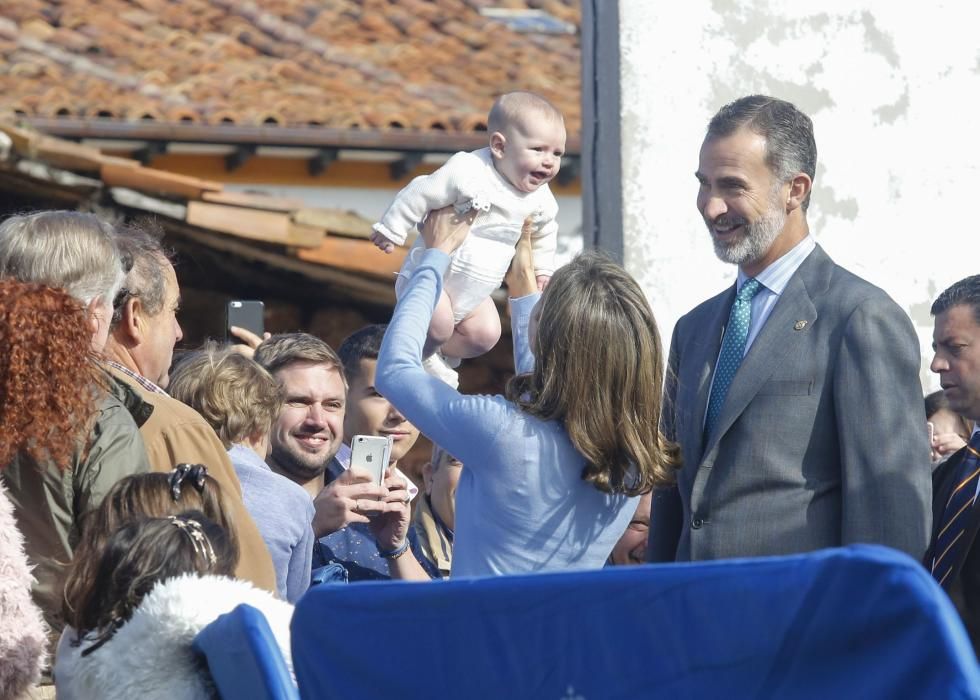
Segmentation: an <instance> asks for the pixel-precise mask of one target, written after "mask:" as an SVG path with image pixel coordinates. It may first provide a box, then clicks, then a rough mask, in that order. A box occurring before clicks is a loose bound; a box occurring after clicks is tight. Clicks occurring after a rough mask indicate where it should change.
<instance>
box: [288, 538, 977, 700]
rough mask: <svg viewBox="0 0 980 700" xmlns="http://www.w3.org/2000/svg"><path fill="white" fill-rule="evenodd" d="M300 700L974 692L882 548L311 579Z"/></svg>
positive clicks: (973, 683)
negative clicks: (431, 579) (545, 570)
mask: <svg viewBox="0 0 980 700" xmlns="http://www.w3.org/2000/svg"><path fill="white" fill-rule="evenodd" d="M292 644H293V663H294V669H295V671H296V676H297V680H298V682H299V686H300V694H301V696H302V697H303V698H304V699H314V698H315V699H317V700H320V699H329V698H396V699H397V700H408V699H409V698H467V699H469V698H494V699H502V698H508V699H509V698H545V699H553V700H559V699H564V700H598V699H600V698H637V697H663V698H698V699H700V698H769V697H778V698H820V699H821V700H823V699H825V698H851V697H854V698H980V672H978V667H977V663H976V659H975V657H974V655H973V651H972V649H971V647H970V644H969V641H968V640H967V638H966V633H965V632H964V630H963V627H962V625H961V624H960V622H959V619H958V617H957V615H956V613H955V611H954V610H953V607H952V605H951V604H950V602H949V600H948V599H947V597H946V595H945V594H944V593H943V592H942V591H941V590H940V589H939V588H938V587H937V586H936V584H935V582H934V581H933V580H932V578H931V577H930V576H929V575H928V574H927V573H926V571H925V570H924V569H923V568H922V567H921V566H920V565H919V564H918V563H917V562H914V561H913V560H912V559H910V558H908V557H906V556H905V555H903V554H900V553H898V552H895V551H893V550H889V549H885V548H882V547H872V546H855V547H848V548H844V549H834V550H825V551H822V552H817V553H814V554H809V555H800V556H790V557H773V558H766V559H742V560H731V561H721V562H708V563H696V564H671V565H663V564H661V565H648V566H638V567H617V568H609V569H604V570H601V571H590V572H581V573H563V574H541V575H530V576H505V577H498V578H485V579H459V580H452V581H448V582H435V583H430V584H411V583H400V582H390V583H389V582H386V583H364V584H358V585H351V586H327V587H319V588H314V589H312V590H311V591H310V592H309V593H308V594H307V595H306V596H304V597H303V599H302V600H301V601H300V603H299V606H298V607H297V610H296V614H295V615H294V618H293V624H292Z"/></svg>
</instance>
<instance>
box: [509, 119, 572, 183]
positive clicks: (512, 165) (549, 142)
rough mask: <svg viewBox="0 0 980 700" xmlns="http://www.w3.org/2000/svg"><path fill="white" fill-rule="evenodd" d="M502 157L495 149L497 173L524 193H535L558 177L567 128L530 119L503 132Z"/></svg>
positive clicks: (550, 121) (546, 121)
mask: <svg viewBox="0 0 980 700" xmlns="http://www.w3.org/2000/svg"><path fill="white" fill-rule="evenodd" d="M502 133H503V136H504V139H505V140H504V142H503V144H502V147H501V149H499V150H501V151H502V153H498V149H495V151H494V155H495V156H496V160H495V163H496V166H497V170H498V171H499V172H500V174H501V175H503V176H504V177H505V178H507V180H508V181H509V182H510V184H512V185H513V186H514V187H515V188H517V189H518V190H519V191H521V192H534V191H535V190H536V189H538V188H539V187H541V186H542V185H545V184H547V183H549V182H551V180H552V179H553V178H554V177H555V175H557V174H558V170H559V168H561V157H562V155H563V154H564V153H565V127H564V126H563V125H562V124H561V122H559V121H558V120H554V119H548V118H544V117H538V118H534V117H530V118H528V119H527V120H526V123H523V124H520V123H518V124H511V125H508V126H507V127H506V128H505V129H504V131H503V132H502Z"/></svg>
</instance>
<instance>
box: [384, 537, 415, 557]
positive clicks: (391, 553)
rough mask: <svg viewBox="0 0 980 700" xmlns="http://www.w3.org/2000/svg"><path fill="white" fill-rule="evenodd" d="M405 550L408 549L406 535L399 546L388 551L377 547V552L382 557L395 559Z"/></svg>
mask: <svg viewBox="0 0 980 700" xmlns="http://www.w3.org/2000/svg"><path fill="white" fill-rule="evenodd" d="M407 551H408V538H407V537H406V538H405V541H404V542H403V543H402V546H401V547H398V548H396V549H392V550H390V551H387V550H383V549H378V554H379V555H380V556H381V558H382V559H397V558H398V557H400V556H401V555H402V554H404V553H405V552H407Z"/></svg>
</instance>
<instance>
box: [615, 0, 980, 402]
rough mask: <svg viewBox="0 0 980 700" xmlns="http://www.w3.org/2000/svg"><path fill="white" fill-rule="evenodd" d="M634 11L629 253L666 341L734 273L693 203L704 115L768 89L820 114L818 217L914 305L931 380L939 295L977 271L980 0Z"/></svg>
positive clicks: (629, 4)
mask: <svg viewBox="0 0 980 700" xmlns="http://www.w3.org/2000/svg"><path fill="white" fill-rule="evenodd" d="M619 11H620V28H621V34H620V42H621V43H620V55H621V56H620V74H621V83H622V84H621V88H622V95H623V99H622V105H621V128H622V156H623V166H622V167H623V206H624V229H625V231H624V236H625V247H626V264H627V267H628V268H629V269H630V270H631V272H633V274H635V275H636V276H637V277H638V278H639V279H640V280H641V281H642V283H643V285H644V288H645V289H646V291H647V294H648V296H649V298H650V301H651V304H652V305H653V308H654V311H655V313H656V315H657V318H658V320H659V322H660V325H661V332H662V333H663V335H664V340H665V342H668V341H669V338H670V333H671V330H672V328H673V325H674V323H675V322H676V320H677V318H678V317H680V316H681V315H682V314H683V313H684V312H686V311H687V310H689V309H690V308H691V307H693V306H694V305H696V304H697V303H699V302H700V301H702V300H704V299H706V298H708V297H709V296H711V295H713V294H715V293H716V292H718V291H720V290H721V289H722V288H724V287H725V286H726V285H728V284H730V283H731V282H732V280H733V279H734V275H735V269H734V267H732V266H729V265H725V264H723V263H721V262H719V261H718V260H717V259H716V258H715V256H714V253H713V251H712V247H711V243H710V241H709V239H708V234H707V232H706V231H705V229H704V225H703V224H702V222H701V218H700V216H699V214H698V212H697V210H696V208H695V204H694V200H695V195H696V191H697V188H696V185H695V179H694V175H693V173H694V170H695V169H696V167H697V159H698V149H699V148H700V144H701V140H702V138H703V135H704V129H705V127H706V125H707V122H708V120H709V119H710V117H711V116H712V115H713V114H714V112H715V111H716V110H717V109H718V108H719V107H720V106H722V105H723V104H725V103H727V102H729V101H731V100H732V99H734V98H737V97H739V96H742V95H746V94H751V93H768V94H771V95H775V96H777V97H781V98H784V99H788V100H790V101H791V102H794V103H795V104H796V105H797V106H798V107H800V108H801V109H802V110H803V111H805V112H806V113H808V114H809V115H810V116H811V117H812V118H813V121H814V125H815V132H816V139H817V148H818V153H819V156H818V169H817V177H816V182H815V188H814V194H813V198H812V204H811V207H810V213H809V220H810V226H811V230H812V231H813V232H814V233H815V234H816V236H817V240H818V241H819V242H820V244H821V245H823V246H824V247H825V248H826V250H827V251H828V252H829V254H830V255H831V256H832V257H833V258H834V259H835V260H836V261H837V262H838V263H840V264H842V265H844V266H845V267H847V268H849V269H850V270H852V271H854V272H855V273H857V274H859V275H861V276H862V277H864V278H866V279H868V280H870V281H872V282H874V283H875V284H877V285H879V286H880V287H882V288H884V289H885V290H886V291H887V292H888V293H889V294H890V295H891V296H892V298H894V299H895V300H896V301H897V302H898V303H899V304H900V305H901V306H902V308H904V309H905V310H906V311H907V312H908V313H909V314H910V315H911V317H912V319H913V321H914V322H915V324H916V327H917V329H918V331H919V335H920V339H921V341H922V343H923V373H922V378H923V383H924V386H925V387H926V388H934V387H935V386H936V382H935V380H934V378H933V375H931V374H929V372H928V369H927V365H928V361H929V358H930V355H929V350H928V348H929V345H930V343H931V334H932V320H931V317H930V316H929V305H930V304H931V302H932V300H933V299H934V298H935V296H936V295H937V293H938V292H939V291H941V290H942V289H944V288H945V287H947V286H948V285H949V284H951V283H952V282H955V281H956V280H958V279H960V278H962V277H966V276H967V275H970V274H975V273H977V272H980V256H978V255H977V253H978V251H980V244H978V243H980V226H978V225H977V224H976V222H975V221H974V220H973V219H974V218H975V216H976V209H975V206H976V205H977V204H978V203H980V166H978V163H980V147H978V146H980V138H978V136H977V133H978V131H980V120H978V118H977V108H978V107H980V48H978V47H980V42H978V41H977V39H976V35H975V34H976V26H977V20H978V19H980V6H978V5H976V3H973V2H967V1H966V0H963V1H961V2H932V3H904V2H894V1H889V0H850V1H848V2H844V1H841V0H825V1H824V2H821V3H799V2H790V1H789V0H756V1H753V0H686V2H684V3H658V2H651V1H650V0H619Z"/></svg>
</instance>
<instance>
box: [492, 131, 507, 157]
mask: <svg viewBox="0 0 980 700" xmlns="http://www.w3.org/2000/svg"><path fill="white" fill-rule="evenodd" d="M506 146H507V137H506V136H504V135H503V134H501V133H500V132H499V131H495V132H493V133H492V134H490V152H491V153H492V154H493V157H494V158H503V157H504V148H505V147H506Z"/></svg>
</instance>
